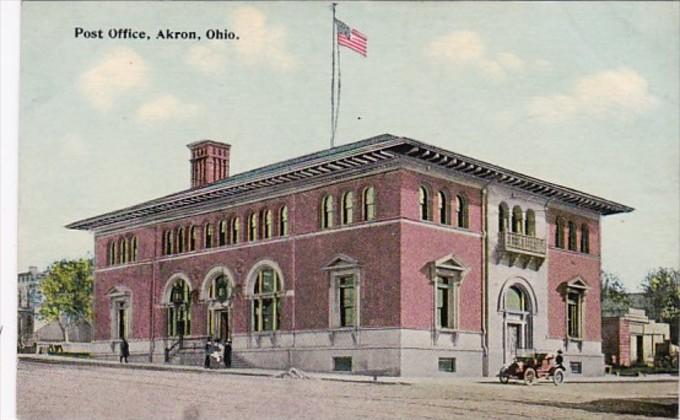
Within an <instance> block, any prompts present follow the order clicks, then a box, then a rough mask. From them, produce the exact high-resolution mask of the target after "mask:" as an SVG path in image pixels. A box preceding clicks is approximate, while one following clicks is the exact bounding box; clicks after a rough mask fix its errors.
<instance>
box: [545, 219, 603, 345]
mask: <svg viewBox="0 0 680 420" xmlns="http://www.w3.org/2000/svg"><path fill="white" fill-rule="evenodd" d="M558 215H561V216H562V217H564V218H565V220H572V221H574V223H577V225H578V226H580V225H581V223H584V222H587V223H588V225H589V227H590V253H589V254H583V253H580V252H575V251H567V250H565V249H558V248H555V246H554V245H555V243H554V238H555V220H556V217H557V216H558ZM548 221H549V229H548V232H549V237H548V304H549V307H550V312H549V314H548V318H549V321H548V334H549V336H550V337H553V338H564V337H566V315H567V311H566V302H565V299H564V294H563V285H564V283H565V282H568V281H570V280H572V279H574V278H575V277H577V276H580V277H581V278H582V279H583V280H584V281H585V282H586V283H587V284H588V287H589V289H588V292H587V293H586V299H585V319H584V323H583V324H584V339H586V340H593V341H600V339H601V332H600V329H601V321H600V258H599V255H600V241H599V223H597V222H595V221H592V220H589V219H586V218H583V217H579V216H575V215H570V214H567V213H564V212H558V211H553V210H551V211H550V212H549V214H548ZM578 231H579V235H580V229H579V230H578ZM565 239H568V238H566V229H565ZM577 243H578V245H580V236H578V237H577ZM565 244H566V240H565ZM579 249H580V248H579Z"/></svg>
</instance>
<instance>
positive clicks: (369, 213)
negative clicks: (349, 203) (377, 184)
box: [362, 187, 375, 221]
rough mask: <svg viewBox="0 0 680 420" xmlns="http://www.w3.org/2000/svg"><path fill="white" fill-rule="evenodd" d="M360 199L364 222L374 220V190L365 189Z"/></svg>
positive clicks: (370, 188) (371, 188)
mask: <svg viewBox="0 0 680 420" xmlns="http://www.w3.org/2000/svg"><path fill="white" fill-rule="evenodd" d="M362 198H363V200H362V201H363V217H364V221H369V220H373V219H375V188H373V187H366V188H365V189H364V192H363V197H362Z"/></svg>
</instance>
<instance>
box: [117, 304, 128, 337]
mask: <svg viewBox="0 0 680 420" xmlns="http://www.w3.org/2000/svg"><path fill="white" fill-rule="evenodd" d="M125 312H126V311H125V309H124V308H121V309H118V338H127V334H126V331H125V330H126V328H125V324H126V320H125V315H126V314H125Z"/></svg>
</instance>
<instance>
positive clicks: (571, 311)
mask: <svg viewBox="0 0 680 420" xmlns="http://www.w3.org/2000/svg"><path fill="white" fill-rule="evenodd" d="M588 289H589V286H588V285H587V284H586V282H585V281H584V280H583V279H581V278H580V277H576V278H575V279H573V280H571V281H569V282H567V283H566V284H565V286H564V288H563V292H564V300H565V307H566V312H567V313H566V320H567V338H568V339H570V340H573V341H580V340H582V339H583V336H584V334H583V330H584V320H585V296H586V293H587V291H588Z"/></svg>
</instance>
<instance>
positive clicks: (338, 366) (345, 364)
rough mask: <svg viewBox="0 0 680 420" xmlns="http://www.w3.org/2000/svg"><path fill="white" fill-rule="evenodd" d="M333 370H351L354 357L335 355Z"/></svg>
mask: <svg viewBox="0 0 680 420" xmlns="http://www.w3.org/2000/svg"><path fill="white" fill-rule="evenodd" d="M333 370H334V371H336V372H351V371H352V358H351V357H334V358H333Z"/></svg>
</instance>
